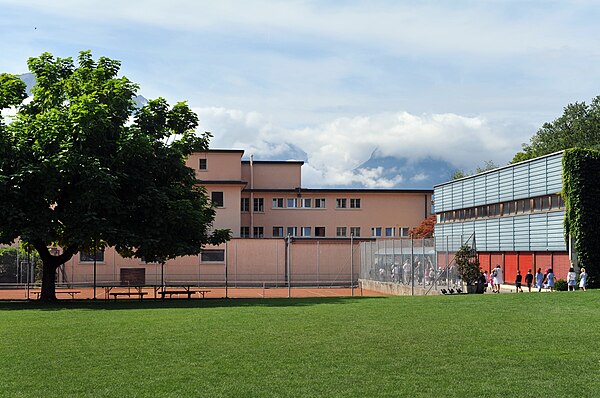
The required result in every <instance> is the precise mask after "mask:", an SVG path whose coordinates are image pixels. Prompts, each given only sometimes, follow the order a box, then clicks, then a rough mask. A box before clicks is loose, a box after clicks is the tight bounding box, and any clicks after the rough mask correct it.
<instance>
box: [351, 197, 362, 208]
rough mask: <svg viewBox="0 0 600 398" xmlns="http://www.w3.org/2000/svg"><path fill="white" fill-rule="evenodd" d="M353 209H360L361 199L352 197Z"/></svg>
mask: <svg viewBox="0 0 600 398" xmlns="http://www.w3.org/2000/svg"><path fill="white" fill-rule="evenodd" d="M350 208H351V209H360V199H350Z"/></svg>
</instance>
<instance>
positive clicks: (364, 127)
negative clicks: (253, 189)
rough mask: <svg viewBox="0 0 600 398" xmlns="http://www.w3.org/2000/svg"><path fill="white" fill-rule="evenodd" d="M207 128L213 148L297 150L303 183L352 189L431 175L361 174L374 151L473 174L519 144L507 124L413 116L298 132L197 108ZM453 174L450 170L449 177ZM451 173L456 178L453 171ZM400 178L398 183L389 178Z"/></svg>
mask: <svg viewBox="0 0 600 398" xmlns="http://www.w3.org/2000/svg"><path fill="white" fill-rule="evenodd" d="M197 112H198V114H199V115H200V123H201V129H203V130H211V131H213V132H214V134H215V139H214V140H213V143H212V147H215V148H216V147H219V148H230V147H231V148H240V149H245V150H246V154H247V155H249V154H254V155H255V158H256V159H258V160H260V159H261V158H262V159H265V158H267V159H274V158H275V159H281V160H287V159H285V158H284V157H285V156H286V155H289V153H290V151H292V150H293V148H292V145H293V146H297V147H299V148H300V149H302V150H303V151H304V152H306V154H307V157H308V162H307V164H306V165H305V167H304V185H306V186H311V185H314V184H318V185H319V186H326V185H346V186H348V185H351V184H354V183H359V184H362V185H364V186H365V187H383V188H385V187H388V188H389V187H392V186H395V185H397V184H399V183H401V182H403V181H408V180H411V181H423V180H425V179H426V178H427V175H425V174H423V173H417V174H416V175H410V176H409V175H402V174H401V172H399V171H398V170H395V171H396V173H390V171H394V170H387V173H384V172H385V170H384V169H383V168H382V167H375V168H367V169H364V168H363V169H360V170H355V169H356V168H357V167H358V166H359V165H361V164H362V163H364V162H365V161H367V160H368V159H369V157H370V156H371V154H372V152H373V150H375V149H377V151H378V154H379V155H380V156H391V157H396V158H401V159H407V160H408V161H409V162H416V161H419V160H422V159H425V158H433V159H439V160H444V161H447V162H448V163H450V164H452V165H453V166H454V167H456V168H460V169H465V170H472V169H474V168H475V167H476V166H478V165H481V164H483V162H484V161H486V160H492V161H494V162H496V163H497V164H505V163H507V162H508V161H509V160H510V159H511V158H512V156H513V155H514V154H515V153H516V152H517V151H518V150H519V144H518V143H520V142H521V141H517V140H515V137H514V133H512V132H511V131H507V128H506V127H505V126H504V124H502V123H492V122H490V121H488V120H487V119H486V118H484V117H480V116H474V117H467V116H461V115H456V114H433V115H427V114H425V115H413V114H410V113H407V112H396V113H381V114H375V115H369V116H357V117H353V118H337V119H335V120H332V121H330V122H328V123H324V124H321V125H317V126H312V127H305V128H299V129H286V128H283V127H278V126H274V125H273V123H271V122H270V121H269V120H268V118H266V117H264V116H262V115H260V114H258V113H255V112H251V113H244V112H242V111H239V110H226V109H222V108H201V109H197ZM450 171H451V170H449V172H450ZM449 174H450V173H449ZM390 175H394V177H390Z"/></svg>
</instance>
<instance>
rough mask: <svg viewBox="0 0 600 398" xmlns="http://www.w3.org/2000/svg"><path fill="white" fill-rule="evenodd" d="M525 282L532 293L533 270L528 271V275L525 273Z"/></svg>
mask: <svg viewBox="0 0 600 398" xmlns="http://www.w3.org/2000/svg"><path fill="white" fill-rule="evenodd" d="M525 283H526V284H527V289H528V290H529V293H531V285H532V284H533V274H532V273H531V270H529V271H527V275H525Z"/></svg>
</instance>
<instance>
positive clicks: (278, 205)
mask: <svg viewBox="0 0 600 398" xmlns="http://www.w3.org/2000/svg"><path fill="white" fill-rule="evenodd" d="M283 204H284V201H283V198H273V208H274V209H283Z"/></svg>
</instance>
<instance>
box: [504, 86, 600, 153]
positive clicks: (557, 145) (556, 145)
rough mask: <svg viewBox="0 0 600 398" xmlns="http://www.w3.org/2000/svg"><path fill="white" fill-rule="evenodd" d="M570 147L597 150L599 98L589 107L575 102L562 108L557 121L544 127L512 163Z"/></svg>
mask: <svg viewBox="0 0 600 398" xmlns="http://www.w3.org/2000/svg"><path fill="white" fill-rule="evenodd" d="M569 148H595V149H600V96H598V97H596V98H594V99H593V100H592V102H591V104H589V105H588V104H586V103H585V102H576V103H574V104H569V105H567V106H566V107H565V109H564V112H563V114H562V115H561V116H560V117H558V118H557V119H556V120H554V121H552V122H549V123H544V125H543V126H542V127H541V128H540V129H539V130H538V131H537V133H535V134H534V136H533V137H531V140H530V142H529V144H523V150H522V151H521V152H519V153H517V154H516V155H515V157H514V158H513V160H512V162H511V163H517V162H520V161H523V160H527V159H533V158H537V157H539V156H543V155H547V154H549V153H553V152H558V151H562V150H564V149H569Z"/></svg>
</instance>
